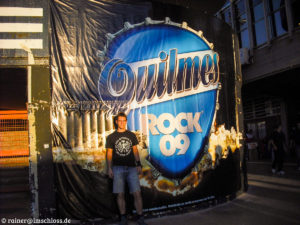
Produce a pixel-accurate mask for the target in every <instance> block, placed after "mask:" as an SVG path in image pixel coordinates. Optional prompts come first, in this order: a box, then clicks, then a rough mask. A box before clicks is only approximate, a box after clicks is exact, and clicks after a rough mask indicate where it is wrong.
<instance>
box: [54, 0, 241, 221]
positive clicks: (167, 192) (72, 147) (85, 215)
mask: <svg viewBox="0 0 300 225" xmlns="http://www.w3.org/2000/svg"><path fill="white" fill-rule="evenodd" d="M50 14H51V24H50V25H51V26H50V27H51V76H52V124H53V130H52V134H53V141H54V145H53V158H54V163H55V174H56V185H57V203H58V212H59V215H60V216H61V217H66V216H67V217H68V218H79V219H90V218H111V217H113V216H114V215H116V214H117V213H118V210H117V207H116V203H115V199H114V196H113V194H112V192H111V180H110V179H109V178H108V176H107V172H106V150H105V147H104V146H105V141H106V137H107V136H108V135H109V134H110V133H112V132H113V131H114V127H113V119H112V118H113V115H115V114H116V113H117V112H118V111H125V112H126V113H127V115H128V129H129V130H131V131H133V132H134V133H135V135H136V136H137V138H138V140H139V144H138V150H139V154H140V158H141V163H142V165H143V173H142V175H141V176H140V184H141V187H142V195H143V199H144V211H145V212H149V213H150V212H153V211H157V210H166V209H173V208H176V207H182V206H187V205H193V204H199V203H201V202H206V201H211V200H214V199H216V198H218V197H220V196H227V195H230V194H235V193H236V192H237V191H238V190H239V189H240V188H241V178H240V168H239V165H240V156H239V154H240V152H239V147H240V144H239V139H240V133H239V131H238V130H237V115H236V102H237V101H236V98H237V96H236V86H235V81H236V78H235V77H236V62H235V60H237V59H236V58H235V57H236V56H235V52H234V51H235V49H234V48H233V46H234V45H235V44H234V39H235V38H234V35H233V34H232V31H231V29H230V28H229V27H227V26H224V24H223V23H222V22H221V21H219V20H217V19H216V18H213V17H212V16H208V15H205V14H201V13H199V12H198V11H195V10H193V9H186V8H184V7H179V6H176V7H175V6H172V5H167V4H162V3H159V2H152V1H106V0H96V1H95V0H94V1H92V0H90V1H86V0H75V1H51V4H50ZM129 210H131V209H129Z"/></svg>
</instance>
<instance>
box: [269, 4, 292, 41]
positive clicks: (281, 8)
mask: <svg viewBox="0 0 300 225" xmlns="http://www.w3.org/2000/svg"><path fill="white" fill-rule="evenodd" d="M268 22H269V24H270V28H271V35H272V37H273V38H274V37H278V36H281V35H283V34H285V33H286V32H287V30H288V28H287V19H286V13H285V1H284V0H269V10H268Z"/></svg>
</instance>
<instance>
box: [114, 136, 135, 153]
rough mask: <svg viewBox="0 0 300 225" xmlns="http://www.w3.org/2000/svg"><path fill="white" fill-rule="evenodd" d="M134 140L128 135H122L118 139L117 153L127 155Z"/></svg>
mask: <svg viewBox="0 0 300 225" xmlns="http://www.w3.org/2000/svg"><path fill="white" fill-rule="evenodd" d="M131 146H132V142H131V140H130V139H129V138H127V137H121V138H119V139H118V140H117V141H116V144H115V147H116V153H117V155H119V156H126V155H128V154H129V153H130V151H131Z"/></svg>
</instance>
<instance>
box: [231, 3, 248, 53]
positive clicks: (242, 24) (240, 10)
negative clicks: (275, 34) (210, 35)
mask: <svg viewBox="0 0 300 225" xmlns="http://www.w3.org/2000/svg"><path fill="white" fill-rule="evenodd" d="M234 10H235V14H236V30H237V34H238V37H239V42H240V48H249V46H250V44H249V32H248V22H247V15H246V8H245V3H244V0H240V1H237V2H236V3H235V4H234Z"/></svg>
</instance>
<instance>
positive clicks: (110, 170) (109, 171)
mask: <svg viewBox="0 0 300 225" xmlns="http://www.w3.org/2000/svg"><path fill="white" fill-rule="evenodd" d="M108 176H109V178H111V179H112V178H113V177H114V173H113V171H112V168H108Z"/></svg>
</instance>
